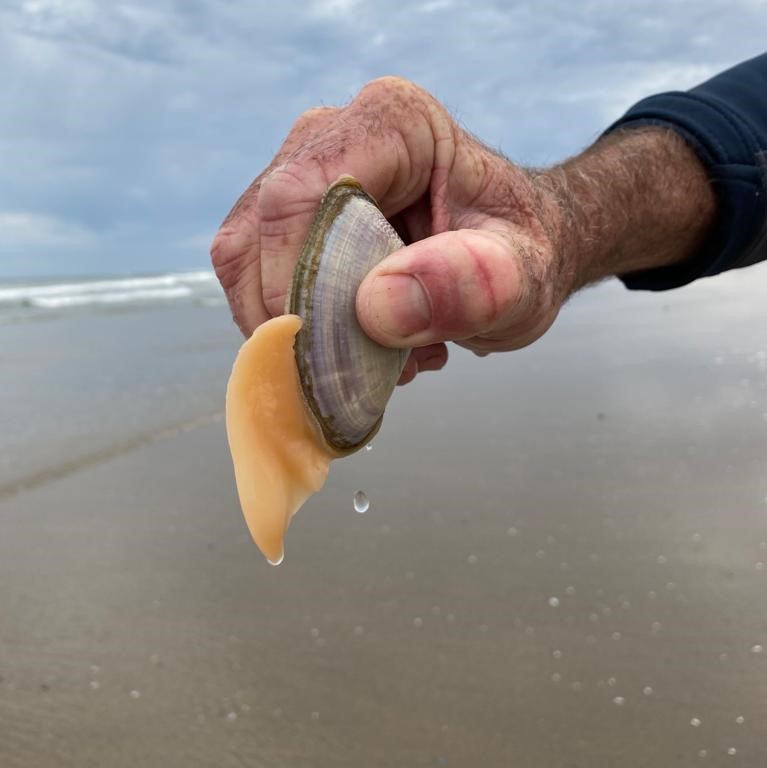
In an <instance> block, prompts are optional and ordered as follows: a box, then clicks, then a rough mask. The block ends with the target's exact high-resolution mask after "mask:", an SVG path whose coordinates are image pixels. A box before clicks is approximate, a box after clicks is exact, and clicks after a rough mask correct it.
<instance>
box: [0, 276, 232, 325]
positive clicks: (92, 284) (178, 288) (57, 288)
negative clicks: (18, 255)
mask: <svg viewBox="0 0 767 768" xmlns="http://www.w3.org/2000/svg"><path fill="white" fill-rule="evenodd" d="M171 303H197V304H202V305H205V306H217V305H223V304H225V300H224V296H223V293H222V291H221V288H220V286H219V284H218V281H217V280H216V276H215V274H214V273H213V272H212V271H211V270H195V271H188V272H168V273H164V274H157V275H111V276H98V277H90V278H82V277H78V278H48V279H27V280H24V279H22V280H13V281H4V280H2V279H0V323H7V322H15V321H19V320H25V319H32V318H39V317H41V316H42V317H46V316H50V314H51V313H56V314H61V313H63V312H70V311H83V310H85V311H93V310H101V311H110V310H115V309H126V308H139V307H146V306H147V305H150V304H171Z"/></svg>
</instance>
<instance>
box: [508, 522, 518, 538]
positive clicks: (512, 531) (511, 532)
mask: <svg viewBox="0 0 767 768" xmlns="http://www.w3.org/2000/svg"><path fill="white" fill-rule="evenodd" d="M518 533H519V531H518V530H517V529H516V528H515V527H514V526H513V525H512V526H511V528H507V529H506V534H507V535H508V536H516V535H517V534H518Z"/></svg>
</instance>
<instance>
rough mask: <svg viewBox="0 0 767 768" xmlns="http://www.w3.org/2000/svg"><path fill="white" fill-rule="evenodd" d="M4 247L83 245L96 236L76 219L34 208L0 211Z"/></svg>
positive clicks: (86, 245)
mask: <svg viewBox="0 0 767 768" xmlns="http://www.w3.org/2000/svg"><path fill="white" fill-rule="evenodd" d="M0 232H2V233H3V248H4V249H10V248H16V249H21V248H23V249H25V250H34V249H35V248H83V247H88V246H91V245H93V243H94V242H95V239H96V236H95V234H94V233H93V232H91V231H89V230H88V229H85V228H84V227H81V226H80V225H78V224H77V223H76V222H73V221H68V220H66V219H60V218H56V217H55V216H49V215H46V214H41V213H34V212H31V211H0Z"/></svg>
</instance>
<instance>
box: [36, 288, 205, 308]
mask: <svg viewBox="0 0 767 768" xmlns="http://www.w3.org/2000/svg"><path fill="white" fill-rule="evenodd" d="M191 295H192V289H191V288H189V287H188V286H185V285H178V286H176V287H174V288H145V289H143V290H135V289H134V290H131V291H104V292H102V293H71V294H69V295H67V296H38V297H37V298H34V299H28V301H29V304H30V305H31V306H33V307H39V308H40V309H65V308H67V307H85V306H88V305H92V304H128V303H130V302H134V301H136V302H146V301H168V300H169V299H180V298H183V297H185V296H191Z"/></svg>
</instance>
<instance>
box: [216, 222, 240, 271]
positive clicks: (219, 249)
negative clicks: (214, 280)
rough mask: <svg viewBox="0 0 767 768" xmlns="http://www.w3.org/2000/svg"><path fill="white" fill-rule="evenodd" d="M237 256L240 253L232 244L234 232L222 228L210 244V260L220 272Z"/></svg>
mask: <svg viewBox="0 0 767 768" xmlns="http://www.w3.org/2000/svg"><path fill="white" fill-rule="evenodd" d="M237 256H238V254H237V253H236V250H235V248H234V247H233V245H232V233H231V232H228V231H227V230H226V229H220V230H219V231H218V232H217V233H216V236H215V237H214V238H213V242H212V243H211V244H210V260H211V263H212V264H213V267H214V269H215V270H216V271H217V272H218V270H219V269H220V268H223V267H226V266H228V265H229V264H230V263H231V262H232V261H233V260H234V259H236V258H237Z"/></svg>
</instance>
